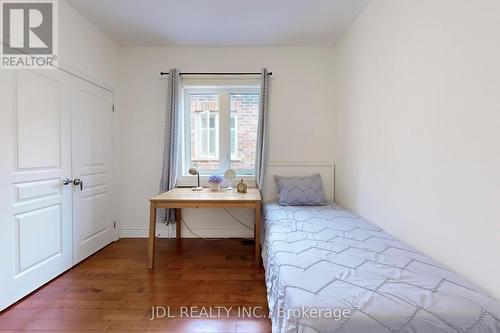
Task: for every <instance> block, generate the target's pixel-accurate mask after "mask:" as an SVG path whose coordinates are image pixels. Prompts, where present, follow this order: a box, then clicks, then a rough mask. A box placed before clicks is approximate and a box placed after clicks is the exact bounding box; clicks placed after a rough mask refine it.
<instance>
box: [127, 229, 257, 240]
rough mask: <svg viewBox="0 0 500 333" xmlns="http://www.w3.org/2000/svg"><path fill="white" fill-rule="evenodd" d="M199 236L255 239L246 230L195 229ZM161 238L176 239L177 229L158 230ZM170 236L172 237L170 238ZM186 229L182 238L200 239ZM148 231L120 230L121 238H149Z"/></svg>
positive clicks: (250, 232)
mask: <svg viewBox="0 0 500 333" xmlns="http://www.w3.org/2000/svg"><path fill="white" fill-rule="evenodd" d="M191 230H192V231H193V232H194V233H196V234H197V235H198V236H201V237H204V238H253V231H251V230H245V229H193V228H191ZM156 234H157V235H158V237H159V238H170V237H171V238H174V237H175V228H171V229H170V230H169V229H166V228H162V229H156ZM169 235H170V237H169ZM198 236H196V235H193V234H191V233H190V232H189V231H188V230H186V229H185V228H183V229H182V235H181V237H182V238H198ZM148 237H149V230H148V229H120V238H148Z"/></svg>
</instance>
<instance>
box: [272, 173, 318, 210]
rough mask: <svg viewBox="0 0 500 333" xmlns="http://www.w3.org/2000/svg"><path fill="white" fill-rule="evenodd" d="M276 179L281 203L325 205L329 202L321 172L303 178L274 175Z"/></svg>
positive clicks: (290, 204)
mask: <svg viewBox="0 0 500 333" xmlns="http://www.w3.org/2000/svg"><path fill="white" fill-rule="evenodd" d="M274 179H275V180H276V184H277V185H278V194H279V199H278V202H279V204H280V205H283V206H324V205H326V204H327V202H326V200H325V195H324V194H323V185H322V182H321V175H320V174H319V173H318V174H315V175H312V176H310V177H302V178H300V177H280V176H274Z"/></svg>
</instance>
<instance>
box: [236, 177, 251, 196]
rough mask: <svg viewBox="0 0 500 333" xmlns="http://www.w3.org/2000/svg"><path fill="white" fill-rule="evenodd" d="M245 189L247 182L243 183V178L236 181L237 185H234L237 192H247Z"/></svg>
mask: <svg viewBox="0 0 500 333" xmlns="http://www.w3.org/2000/svg"><path fill="white" fill-rule="evenodd" d="M247 189H248V187H247V184H245V181H244V180H243V179H242V180H241V181H240V182H239V183H238V186H236V190H237V191H238V192H239V193H247Z"/></svg>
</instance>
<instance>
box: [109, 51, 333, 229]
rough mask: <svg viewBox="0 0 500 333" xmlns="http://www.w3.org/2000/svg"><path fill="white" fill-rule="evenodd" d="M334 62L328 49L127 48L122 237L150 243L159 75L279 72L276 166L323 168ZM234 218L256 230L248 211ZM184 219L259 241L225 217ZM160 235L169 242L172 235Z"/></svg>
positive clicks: (275, 81)
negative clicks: (278, 163)
mask: <svg viewBox="0 0 500 333" xmlns="http://www.w3.org/2000/svg"><path fill="white" fill-rule="evenodd" d="M330 54H331V52H330V50H329V49H328V48H224V47H220V48H207V47H205V48H121V49H120V76H119V88H118V92H119V95H118V114H119V117H120V133H121V138H120V156H121V157H120V162H119V167H120V173H121V174H120V183H121V185H120V186H121V190H120V194H119V201H120V214H121V215H120V218H119V224H120V228H121V229H122V236H146V235H147V229H148V216H149V210H148V198H150V197H151V196H153V195H155V194H157V193H158V184H159V179H160V168H161V161H162V149H163V133H164V116H165V108H166V81H165V80H161V79H160V78H159V72H160V71H167V70H168V69H169V68H172V67H177V68H179V69H180V70H181V71H186V72H189V71H196V72H199V71H207V72H220V71H236V72H238V71H260V68H262V67H268V68H269V70H271V71H272V72H273V77H272V84H271V85H272V87H271V105H270V122H269V123H270V160H274V161H290V160H293V161H297V160H299V161H302V160H303V161H324V160H331V159H332V149H331V147H330V146H331V142H332V140H333V133H332V129H331V124H332V119H333V113H332V104H331V88H330V87H331V84H330V80H331V76H330V75H329V72H328V68H329V67H330V62H331V59H330ZM232 213H233V215H235V216H237V217H238V218H239V219H241V220H242V222H244V223H247V224H248V225H252V223H253V216H252V214H251V213H249V212H248V211H241V210H240V211H238V210H233V211H232ZM183 214H184V216H185V220H186V222H187V223H188V224H189V225H190V227H191V229H193V231H194V232H195V233H197V234H200V235H203V236H210V237H217V236H220V237H223V236H233V237H237V236H240V237H253V232H252V231H250V230H246V229H245V228H244V227H242V226H241V225H239V224H238V223H236V222H234V221H233V220H232V218H231V217H230V216H229V215H228V214H227V213H226V212H225V211H224V210H201V209H199V210H185V211H184V212H183ZM159 228H160V229H161V228H162V226H159ZM183 229H184V230H183V232H184V231H186V230H185V229H186V228H183ZM195 230H196V231H195ZM160 234H161V235H162V236H166V231H165V230H163V231H162V230H160ZM184 235H189V233H184Z"/></svg>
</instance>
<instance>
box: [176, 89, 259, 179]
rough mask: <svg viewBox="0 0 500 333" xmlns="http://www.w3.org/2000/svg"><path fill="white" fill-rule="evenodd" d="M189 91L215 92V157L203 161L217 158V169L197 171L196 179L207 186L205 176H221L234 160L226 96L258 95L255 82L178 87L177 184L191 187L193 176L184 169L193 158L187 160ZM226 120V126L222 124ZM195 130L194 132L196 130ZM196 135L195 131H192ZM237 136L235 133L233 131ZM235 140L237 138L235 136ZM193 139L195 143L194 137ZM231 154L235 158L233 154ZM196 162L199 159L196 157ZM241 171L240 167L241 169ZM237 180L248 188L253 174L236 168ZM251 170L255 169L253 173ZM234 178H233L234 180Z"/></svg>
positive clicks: (189, 142) (188, 150)
mask: <svg viewBox="0 0 500 333" xmlns="http://www.w3.org/2000/svg"><path fill="white" fill-rule="evenodd" d="M190 94H200V95H202V94H218V95H219V105H218V106H219V110H218V112H217V115H218V117H217V120H218V126H216V127H217V128H218V133H217V134H218V135H217V134H216V136H217V138H218V142H217V148H216V150H217V153H218V154H217V156H218V157H216V158H215V159H211V160H210V159H207V160H203V161H219V168H218V169H217V170H200V171H201V173H200V181H201V185H202V186H207V185H208V182H207V180H208V177H209V176H210V175H212V174H218V175H223V174H224V172H225V171H226V170H227V169H229V167H230V165H231V161H233V160H234V159H233V158H232V156H231V148H230V144H231V113H232V112H231V103H230V96H231V94H259V95H260V89H259V86H258V85H257V84H252V85H248V84H246V85H241V86H240V85H231V84H227V85H226V84H223V83H221V84H220V85H219V84H217V85H210V86H205V85H186V84H184V85H183V87H182V94H181V99H182V101H181V105H182V108H181V135H180V136H181V145H182V149H181V150H182V152H181V154H180V158H179V176H178V179H177V186H193V185H194V184H195V183H196V180H195V178H196V176H192V175H189V174H188V173H187V170H188V169H189V168H190V167H191V165H193V160H191V156H190V155H191V135H190V134H189V135H188V133H191V128H190V126H191V119H190V114H191V112H190V99H189V96H190ZM237 118H238V116H237V115H236V118H235V120H236V122H235V126H236V127H235V131H236V133H238V130H237V124H238V122H237V121H238V120H237ZM224 123H226V124H227V126H223V124H224ZM196 132H198V131H196ZM196 135H198V133H196ZM236 135H237V134H236ZM224 138H225V139H224ZM236 141H238V139H236ZM197 142H199V141H198V140H197ZM235 157H238V156H237V155H236V156H235ZM198 161H201V160H200V159H198ZM242 171H244V170H242ZM236 172H237V179H244V180H245V182H247V184H248V185H249V186H250V187H256V181H255V174H253V175H248V174H239V172H240V170H236ZM254 173H255V172H254ZM234 181H236V180H234Z"/></svg>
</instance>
